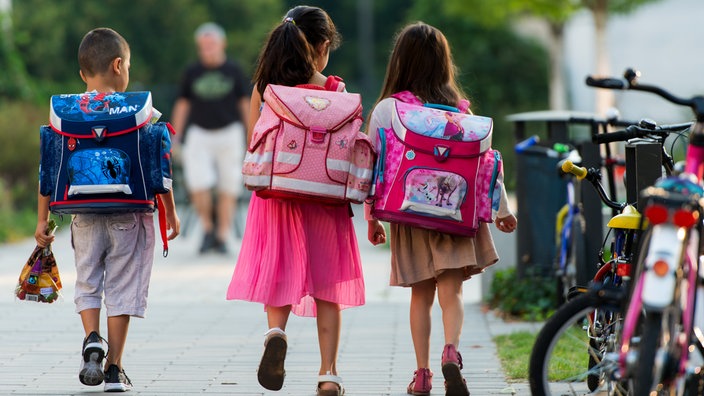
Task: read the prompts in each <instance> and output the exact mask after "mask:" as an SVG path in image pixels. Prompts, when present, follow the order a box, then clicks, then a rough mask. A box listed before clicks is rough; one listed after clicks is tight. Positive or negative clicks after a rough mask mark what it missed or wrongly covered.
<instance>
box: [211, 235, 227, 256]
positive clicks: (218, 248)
mask: <svg viewBox="0 0 704 396" xmlns="http://www.w3.org/2000/svg"><path fill="white" fill-rule="evenodd" d="M213 251H215V253H219V254H227V244H226V243H225V242H224V241H221V240H220V239H217V238H216V239H215V244H214V245H213Z"/></svg>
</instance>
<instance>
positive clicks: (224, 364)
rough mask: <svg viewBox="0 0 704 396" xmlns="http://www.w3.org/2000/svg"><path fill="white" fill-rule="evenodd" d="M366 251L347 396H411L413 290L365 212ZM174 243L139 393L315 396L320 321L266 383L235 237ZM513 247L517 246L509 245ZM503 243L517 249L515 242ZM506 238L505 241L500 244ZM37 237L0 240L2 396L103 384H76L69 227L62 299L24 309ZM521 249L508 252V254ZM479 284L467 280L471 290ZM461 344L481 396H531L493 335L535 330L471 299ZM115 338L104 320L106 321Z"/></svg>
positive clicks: (157, 269) (135, 341) (160, 272)
mask: <svg viewBox="0 0 704 396" xmlns="http://www.w3.org/2000/svg"><path fill="white" fill-rule="evenodd" d="M355 221H356V224H357V226H358V227H357V233H358V238H359V241H360V248H361V252H362V256H363V262H364V271H365V282H366V285H367V304H366V305H364V306H362V307H358V308H351V309H348V310H345V311H343V319H342V320H343V322H342V325H343V328H342V340H341V344H340V351H339V360H338V369H339V372H340V375H341V376H342V377H343V379H344V384H345V388H346V391H347V392H346V394H347V395H353V396H354V395H395V396H400V395H405V389H406V386H407V384H408V382H410V380H411V377H412V374H413V370H414V368H415V358H414V355H413V348H412V343H411V337H410V330H409V326H408V300H409V290H408V289H403V288H392V287H389V286H388V285H387V283H388V277H389V274H388V268H389V264H388V263H389V251H388V249H386V248H383V247H372V246H371V244H369V243H368V242H367V241H366V228H365V227H364V224H363V222H362V221H361V216H360V215H358V216H356V220H355ZM191 231H192V232H189V234H188V236H187V237H186V238H179V239H177V240H175V241H172V243H171V248H170V254H169V257H168V258H165V259H164V258H162V257H161V251H160V249H159V248H158V247H157V252H156V253H155V256H156V258H155V264H154V270H153V276H152V283H151V288H150V297H149V308H148V311H147V318H145V319H132V322H131V328H130V334H129V336H128V340H127V346H126V350H125V353H124V357H123V365H124V367H125V370H126V372H127V374H128V376H129V377H130V378H131V380H132V382H133V384H134V389H133V390H132V391H131V392H130V393H129V394H132V395H199V394H220V395H296V396H299V395H300V396H307V395H311V396H312V395H314V394H315V384H316V373H317V370H318V365H319V355H318V346H317V337H316V327H315V320H314V319H312V318H300V317H297V316H293V315H292V316H291V319H290V321H289V325H288V329H287V334H288V339H289V351H288V355H287V359H286V370H287V375H286V382H285V384H284V388H283V389H282V390H281V391H279V392H269V391H266V390H265V389H263V388H262V387H261V386H260V385H259V384H258V383H257V380H256V367H257V365H258V363H259V358H260V356H261V352H262V343H263V333H264V331H265V330H266V318H265V314H264V311H263V308H262V306H261V305H260V304H255V303H248V302H241V301H226V300H225V298H224V294H225V290H226V288H227V285H228V283H229V280H230V277H231V275H232V270H233V266H234V263H235V257H236V253H237V248H238V245H237V242H239V241H237V240H233V241H231V242H232V244H231V254H229V255H228V256H222V255H215V254H208V255H202V256H201V255H198V254H197V253H196V252H197V248H198V244H199V242H200V232H199V231H198V230H191ZM506 241H508V242H506ZM506 241H503V240H502V242H501V243H503V244H510V243H511V241H510V239H507V240H506ZM497 243H498V242H497ZM33 247H34V242H33V240H27V241H24V242H22V243H18V244H11V245H0V263H2V265H1V266H0V290H3V291H4V292H2V293H0V318H1V319H0V395H85V394H91V393H102V386H98V387H87V386H83V385H82V384H80V382H79V381H78V378H77V377H78V367H79V362H80V360H79V359H80V347H81V341H82V327H81V324H80V319H79V316H78V315H77V314H76V313H75V312H74V305H73V301H72V296H73V282H74V280H75V270H74V267H73V260H72V254H73V253H72V251H71V249H70V242H69V235H68V233H67V230H65V229H64V230H60V232H59V233H58V236H57V241H56V243H54V252H55V255H56V258H57V261H58V265H59V268H60V273H61V277H62V281H63V284H64V289H63V291H62V293H63V299H62V300H60V301H59V302H56V303H54V304H39V303H30V302H21V301H17V300H15V299H14V296H13V294H12V291H13V290H14V286H15V283H16V281H17V276H18V274H19V270H20V268H21V266H22V264H23V263H24V261H25V260H26V259H27V257H28V255H29V253H30V252H31V250H32V248H33ZM505 249H514V250H515V248H514V246H501V250H505ZM480 285H481V281H480V279H473V280H471V281H469V282H467V283H466V284H465V287H466V290H467V293H466V294H467V295H468V296H476V295H481V293H471V290H469V289H470V288H472V287H480ZM467 299H468V301H467V303H466V307H465V327H464V332H463V334H462V339H461V343H460V351H461V352H462V354H463V357H464V364H465V366H464V369H463V374H464V375H465V376H466V377H467V381H468V384H469V387H470V391H471V392H472V395H473V396H481V395H500V394H506V395H511V394H514V395H528V394H529V391H528V387H527V385H526V384H509V383H507V381H506V379H505V377H504V374H503V372H502V370H501V366H500V363H499V360H498V358H497V356H496V346H495V345H494V343H493V342H492V339H491V337H492V335H496V334H500V333H505V332H510V331H515V330H520V329H522V328H524V327H525V326H526V325H527V326H528V327H529V328H531V329H536V326H535V325H532V324H518V325H517V324H506V323H504V322H503V321H501V320H499V319H496V318H495V317H493V316H492V315H491V314H484V313H483V312H482V310H481V306H480V304H479V303H478V301H477V300H476V297H467ZM102 322H103V323H102V326H103V332H105V323H104V322H105V321H104V319H103V321H102ZM441 329H442V326H441V323H440V310H439V308H437V304H436V308H435V311H434V312H433V334H432V344H431V348H432V349H431V350H432V351H433V356H432V361H431V363H432V368H431V369H432V370H433V371H434V372H435V378H434V381H433V384H434V389H433V393H432V394H433V395H443V394H444V389H443V380H442V372H441V371H440V354H441V351H442V344H443V342H442V330H441Z"/></svg>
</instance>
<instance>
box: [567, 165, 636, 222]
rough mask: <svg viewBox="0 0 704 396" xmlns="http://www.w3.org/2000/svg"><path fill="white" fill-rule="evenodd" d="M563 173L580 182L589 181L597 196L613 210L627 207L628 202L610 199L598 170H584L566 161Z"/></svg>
mask: <svg viewBox="0 0 704 396" xmlns="http://www.w3.org/2000/svg"><path fill="white" fill-rule="evenodd" d="M561 168H562V171H563V172H565V173H570V174H573V175H574V176H575V177H576V178H577V179H578V180H582V179H587V181H588V182H589V183H591V185H592V186H594V188H595V189H596V192H597V194H599V198H601V201H602V202H603V203H604V204H605V205H606V206H608V207H610V208H611V209H616V210H618V211H621V210H623V208H625V207H626V205H627V202H616V201H614V200H612V199H611V198H609V196H608V195H607V194H606V191H605V190H604V186H602V185H601V173H600V172H599V170H598V169H597V168H589V169H587V168H584V167H581V166H577V165H575V164H574V163H573V162H572V161H570V160H568V159H567V160H564V162H563V163H562V167H561Z"/></svg>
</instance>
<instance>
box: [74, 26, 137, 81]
mask: <svg viewBox="0 0 704 396" xmlns="http://www.w3.org/2000/svg"><path fill="white" fill-rule="evenodd" d="M129 51H130V46H129V44H127V40H125V39H124V38H123V37H122V36H120V34H119V33H117V32H116V31H114V30H112V29H110V28H97V29H93V30H91V31H90V32H88V33H86V35H85V36H83V40H81V45H80V46H79V47H78V65H79V66H80V68H81V71H82V72H83V74H84V75H86V76H88V77H92V76H94V75H96V74H102V73H105V72H107V71H108V70H109V69H110V64H112V61H113V60H115V59H116V58H124V57H125V56H127V54H128V53H129Z"/></svg>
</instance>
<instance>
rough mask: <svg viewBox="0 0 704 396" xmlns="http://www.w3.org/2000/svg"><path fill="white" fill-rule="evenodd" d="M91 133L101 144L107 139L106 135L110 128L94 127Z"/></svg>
mask: <svg viewBox="0 0 704 396" xmlns="http://www.w3.org/2000/svg"><path fill="white" fill-rule="evenodd" d="M90 130H91V132H92V133H93V138H95V141H96V142H98V143H100V142H102V141H103V139H105V135H107V132H108V128H107V127H106V126H104V125H96V126H94V127H92V128H91V129H90Z"/></svg>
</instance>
